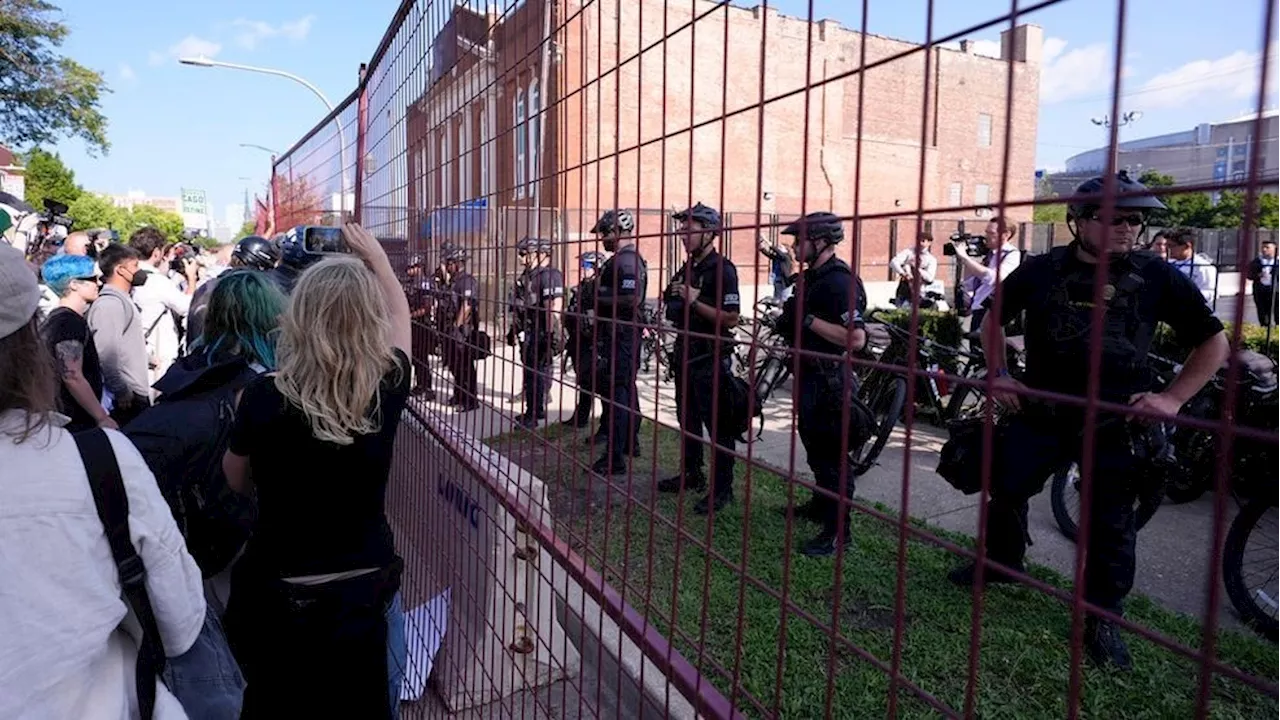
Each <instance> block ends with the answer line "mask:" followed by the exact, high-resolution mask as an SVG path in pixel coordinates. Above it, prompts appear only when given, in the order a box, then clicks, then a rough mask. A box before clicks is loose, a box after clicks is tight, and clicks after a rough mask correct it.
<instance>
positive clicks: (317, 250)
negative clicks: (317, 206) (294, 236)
mask: <svg viewBox="0 0 1280 720" xmlns="http://www.w3.org/2000/svg"><path fill="white" fill-rule="evenodd" d="M299 229H300V230H301V232H302V248H303V249H304V250H305V251H306V252H307V254H308V255H331V254H334V253H349V252H351V248H350V247H348V246H347V237H346V236H345V235H343V234H342V228H336V227H326V226H322V225H306V226H304V227H302V228H299Z"/></svg>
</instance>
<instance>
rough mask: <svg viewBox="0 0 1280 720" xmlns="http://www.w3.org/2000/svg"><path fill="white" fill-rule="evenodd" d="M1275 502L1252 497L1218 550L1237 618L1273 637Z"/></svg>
mask: <svg viewBox="0 0 1280 720" xmlns="http://www.w3.org/2000/svg"><path fill="white" fill-rule="evenodd" d="M1275 532H1276V506H1275V505H1272V504H1270V503H1265V502H1259V501H1253V502H1249V503H1247V504H1246V505H1245V506H1244V507H1243V508H1241V509H1240V513H1239V514H1238V515H1236V519H1235V520H1233V521H1232V523H1231V529H1230V530H1229V531H1228V532H1227V543H1226V545H1225V546H1224V547H1223V550H1222V581H1223V583H1224V584H1225V585H1226V586H1227V596H1228V597H1230V598H1231V604H1232V605H1234V606H1235V608H1236V611H1237V612H1239V613H1240V618H1241V620H1243V621H1244V622H1245V624H1246V625H1249V626H1250V627H1252V628H1253V629H1255V630H1257V631H1258V632H1259V633H1261V634H1262V635H1264V636H1266V637H1267V638H1269V639H1271V640H1275V639H1276V610H1277V599H1278V598H1277V596H1278V595H1280V592H1278V591H1277V588H1276V565H1277V560H1276V558H1277V553H1276V535H1275Z"/></svg>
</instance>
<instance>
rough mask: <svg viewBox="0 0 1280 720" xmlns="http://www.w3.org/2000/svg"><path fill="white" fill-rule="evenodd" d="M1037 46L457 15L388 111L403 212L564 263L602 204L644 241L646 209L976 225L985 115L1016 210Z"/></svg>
mask: <svg viewBox="0 0 1280 720" xmlns="http://www.w3.org/2000/svg"><path fill="white" fill-rule="evenodd" d="M548 8H550V12H551V14H552V15H553V17H550V18H549V17H548V16H547V11H548ZM695 11H696V12H697V13H698V16H699V17H698V19H697V21H696V22H694V23H692V24H690V20H691V19H692V13H694V12H695ZM562 13H563V14H565V17H569V18H571V20H570V21H569V22H568V23H567V24H565V23H564V20H563V19H562V18H561V17H560V15H561V14H562ZM726 23H727V25H728V27H727V28H726ZM561 25H564V27H563V28H561V29H559V31H558V32H556V33H555V37H553V38H551V40H552V41H551V42H544V41H543V39H544V38H545V37H547V35H548V34H550V31H551V29H553V28H558V27H559V26H561ZM664 32H665V33H666V34H667V37H666V40H665V41H664V40H663V37H664ZM1041 41H1042V32H1041V30H1040V28H1038V27H1036V26H1031V25H1023V26H1019V27H1016V28H1014V29H1012V30H1008V31H1005V32H1004V33H1002V46H1003V55H1004V59H993V58H987V57H982V56H978V55H975V54H972V53H971V52H969V51H968V48H967V47H964V48H963V49H961V50H951V49H944V48H933V49H931V50H929V51H928V52H927V53H926V52H924V51H922V50H920V49H919V46H917V45H914V44H912V43H908V42H903V41H899V40H893V39H889V38H884V37H878V36H872V35H868V36H866V37H863V36H862V35H861V34H860V33H858V32H856V31H854V30H851V29H848V28H845V27H841V26H840V25H839V24H837V23H835V22H832V21H830V20H824V21H820V22H815V23H813V24H812V27H810V23H808V22H807V21H806V20H804V19H801V18H794V17H788V16H784V15H781V14H779V13H778V12H776V11H775V10H772V9H769V10H766V9H764V8H760V7H757V8H739V7H733V6H729V7H727V8H726V7H724V6H721V7H720V8H719V9H716V5H715V3H711V2H699V3H697V4H696V6H695V7H693V8H691V7H690V5H689V4H688V3H667V2H663V0H639V1H638V2H621V1H620V0H602V2H597V3H593V4H591V5H590V6H589V7H588V8H587V9H586V10H583V8H582V7H581V2H580V0H567V2H559V3H555V2H551V3H548V2H538V1H537V0H527V1H526V2H524V3H523V4H521V5H519V6H518V7H517V8H516V9H514V10H512V11H509V12H508V13H507V14H505V15H504V16H501V17H498V16H493V15H489V16H486V15H481V14H477V13H475V12H473V11H471V10H469V9H466V8H464V7H459V8H456V9H454V10H453V11H452V13H451V15H450V17H449V18H448V20H447V21H446V22H445V23H444V26H443V29H442V30H441V31H440V32H439V33H437V35H436V37H435V40H434V42H433V45H432V48H433V55H432V58H431V70H430V71H429V72H430V76H431V77H430V78H429V80H428V82H427V83H426V88H427V89H426V91H425V92H424V93H423V95H422V96H421V97H419V98H417V99H416V100H415V101H413V102H412V105H411V106H410V107H409V108H408V110H407V112H406V118H405V132H406V146H407V153H406V154H407V156H408V173H409V175H408V177H409V188H408V193H407V195H408V203H409V207H410V208H412V209H416V211H417V213H418V214H419V215H420V216H421V217H422V218H425V217H427V216H428V215H430V216H431V217H432V220H431V221H430V222H429V223H428V224H429V225H431V226H432V227H431V229H432V230H433V231H434V233H435V234H436V235H465V234H467V233H468V232H470V231H475V232H477V233H480V232H483V234H484V235H485V236H487V237H494V236H495V235H496V236H497V237H499V238H501V241H502V243H503V244H508V245H509V244H510V243H512V242H514V240H515V238H516V237H518V236H519V235H525V234H542V235H551V236H555V237H557V238H560V239H563V240H568V241H570V244H572V243H573V242H574V241H577V240H580V239H583V235H582V232H583V231H584V230H586V229H589V227H590V225H591V223H592V222H594V219H595V216H596V215H597V214H598V209H599V208H604V207H612V206H613V205H615V204H617V205H620V206H622V207H629V208H633V209H634V208H640V209H641V232H642V233H658V232H661V231H662V230H663V229H664V228H665V214H664V212H663V209H665V210H666V211H667V212H669V211H670V210H671V209H672V208H676V207H685V206H687V205H689V204H691V203H692V202H693V201H696V200H701V201H704V202H707V203H708V204H711V205H714V206H717V207H719V208H721V209H722V210H723V211H725V212H727V213H729V214H730V215H729V222H730V223H731V224H732V225H737V226H746V225H753V224H755V223H757V222H758V220H757V218H758V217H760V216H757V215H756V212H757V210H758V211H759V212H760V213H761V214H762V215H763V216H764V221H765V222H769V220H770V216H777V217H779V218H781V219H782V220H786V219H789V218H790V217H794V216H795V215H796V214H798V213H799V212H800V211H801V209H802V208H807V209H809V210H818V209H831V210H833V211H835V212H838V213H840V214H844V215H853V214H855V212H856V214H858V215H869V214H886V213H895V212H900V213H904V215H903V217H904V218H913V217H914V216H912V215H910V214H909V213H912V212H913V211H915V209H916V208H920V207H924V208H929V209H938V208H945V207H960V206H971V205H986V204H991V205H994V204H996V203H998V202H999V199H1000V197H1001V178H1002V177H1004V176H1005V145H1006V139H1005V130H1006V112H1007V111H1009V112H1011V113H1012V121H1011V125H1010V126H1009V127H1010V128H1011V138H1010V140H1009V143H1008V146H1009V157H1008V169H1007V177H1008V182H1009V186H1008V188H1007V189H1006V190H1007V197H1008V198H1011V199H1028V198H1031V197H1032V195H1033V190H1034V187H1033V185H1034V171H1035V166H1034V160H1035V141H1036V137H1035V136H1036V125H1037V113H1038V88H1039V80H1040V67H1039V60H1040V56H1041ZM966 45H967V44H966ZM642 49H643V52H641V50H642ZM762 51H763V52H762ZM863 53H865V59H864V58H863ZM806 57H808V58H809V64H808V72H807V74H806V63H805V58H806ZM762 58H763V59H762ZM620 62H621V66H619V63H620ZM762 62H763V71H762V67H761V66H762ZM864 62H865V63H866V65H867V67H868V69H867V70H866V71H864V72H862V73H858V72H856V69H857V68H858V67H859V66H861V65H862V64H863V63H864ZM1010 72H1012V83H1011V85H1010V78H1009V74H1010ZM926 78H928V79H929V82H928V85H929V96H928V97H925V85H926ZM806 84H807V85H809V86H812V87H811V89H810V90H809V91H808V92H805V91H804V88H805V87H806ZM1009 87H1012V93H1013V100H1012V102H1009V101H1008V98H1007V92H1008V88H1009ZM762 94H763V98H764V103H763V111H762V110H761V109H760V107H761V97H762ZM860 95H861V97H862V102H861V108H862V112H861V121H859V96H860ZM1007 109H1008V110H1007ZM806 116H807V117H808V125H807V128H806V124H805V118H806ZM690 128H692V130H691V129H690ZM761 140H763V141H761ZM806 147H807V148H808V152H807V153H806V152H805V148H806ZM860 161H861V168H859V163H860ZM424 169H425V172H424ZM859 171H860V172H859ZM922 181H923V187H921V183H922ZM615 193H616V198H617V199H616V203H615ZM855 201H856V211H855ZM480 205H483V206H485V208H486V210H485V211H484V213H483V217H484V218H486V219H485V221H484V222H485V223H487V224H486V225H484V226H483V227H481V222H480V220H478V218H479V217H480V216H481V213H479V212H475V211H469V210H463V209H461V208H464V207H466V208H475V207H478V206H480ZM440 208H455V209H457V210H456V211H448V210H444V211H442V210H439V209H440ZM533 208H540V209H541V211H540V212H533ZM1010 215H1011V216H1013V217H1014V218H1015V219H1023V216H1026V219H1029V216H1030V211H1029V209H1028V210H1026V211H1023V212H1011V213H1010ZM982 216H983V212H982V211H981V210H970V211H963V212H956V211H952V212H946V213H940V214H936V215H935V217H947V218H952V219H959V218H968V219H969V220H971V221H972V220H976V219H979V218H981V217H982ZM888 226H889V222H888V220H887V219H868V220H865V221H863V222H862V223H861V224H860V228H859V231H860V240H861V241H860V243H859V248H860V249H859V252H860V259H861V263H862V265H863V266H864V268H865V267H867V266H870V265H876V264H883V263H884V262H886V261H887V255H888V252H889V249H890V246H889V243H890V240H889V232H888ZM742 232H743V233H745V234H747V237H745V238H742V239H741V240H738V238H736V237H731V238H730V239H729V240H730V242H731V243H732V245H733V248H734V249H733V255H734V256H735V259H736V260H738V261H739V264H740V265H742V264H743V263H754V258H753V256H754V252H753V248H754V242H751V240H753V239H754V236H755V231H754V230H750V231H745V230H744V231H742ZM735 240H737V241H736V242H734V241H735ZM742 240H746V241H747V242H743V241H742ZM659 243H660V241H659V239H658V238H656V237H655V238H649V239H646V240H645V241H644V242H643V244H644V245H648V246H649V248H648V249H647V250H646V251H645V254H646V256H648V257H650V258H655V257H667V256H670V255H671V252H670V251H669V249H668V248H667V247H665V246H664V247H659ZM488 244H492V241H491V240H490V241H489V243H488ZM652 264H653V263H651V265H652ZM652 270H653V268H652V267H651V271H652ZM665 272H669V270H668V271H665ZM651 287H652V284H651Z"/></svg>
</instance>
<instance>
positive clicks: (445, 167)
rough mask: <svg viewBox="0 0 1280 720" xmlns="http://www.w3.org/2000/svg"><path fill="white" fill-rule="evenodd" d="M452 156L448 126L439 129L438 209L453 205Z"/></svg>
mask: <svg viewBox="0 0 1280 720" xmlns="http://www.w3.org/2000/svg"><path fill="white" fill-rule="evenodd" d="M452 172H453V156H452V155H450V147H449V126H448V124H446V125H445V126H444V127H443V128H441V129H440V207H449V206H450V205H452V204H453V197H451V196H452V194H453V193H452V190H453V175H452Z"/></svg>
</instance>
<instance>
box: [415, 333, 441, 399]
mask: <svg viewBox="0 0 1280 720" xmlns="http://www.w3.org/2000/svg"><path fill="white" fill-rule="evenodd" d="M410 332H411V333H412V334H411V339H410V349H411V350H413V386H414V389H415V390H430V389H431V366H430V365H428V364H427V358H429V357H430V356H431V349H432V348H431V346H432V341H433V340H434V338H433V335H434V334H435V330H434V329H433V328H430V327H427V326H426V325H422V324H420V323H416V322H415V323H413V324H412V325H411V326H410Z"/></svg>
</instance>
